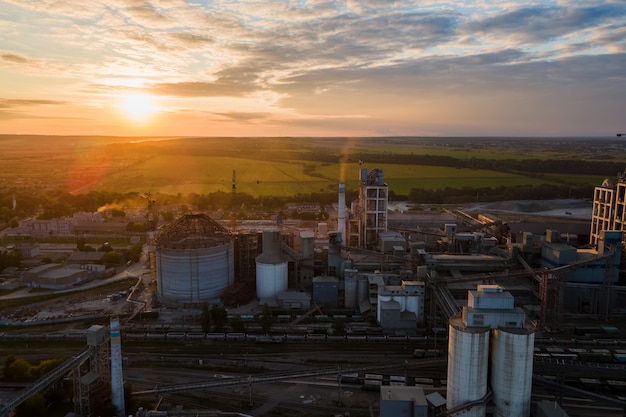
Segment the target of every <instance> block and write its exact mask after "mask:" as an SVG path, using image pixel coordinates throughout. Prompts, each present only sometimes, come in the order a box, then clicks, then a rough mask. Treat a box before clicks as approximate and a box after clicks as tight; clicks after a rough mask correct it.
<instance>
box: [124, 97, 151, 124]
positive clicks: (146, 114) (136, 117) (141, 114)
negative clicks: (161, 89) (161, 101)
mask: <svg viewBox="0 0 626 417" xmlns="http://www.w3.org/2000/svg"><path fill="white" fill-rule="evenodd" d="M121 110H122V112H123V113H124V115H125V116H126V117H127V118H128V119H130V120H132V121H134V122H146V121H148V120H149V119H150V118H151V117H152V116H154V114H155V113H157V112H158V111H159V108H158V107H157V105H156V104H155V101H154V98H153V97H152V96H150V95H147V94H129V95H126V96H124V97H122V103H121Z"/></svg>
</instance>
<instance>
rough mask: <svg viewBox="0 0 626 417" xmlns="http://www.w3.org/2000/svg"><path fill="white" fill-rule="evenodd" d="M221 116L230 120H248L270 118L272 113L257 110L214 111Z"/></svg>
mask: <svg viewBox="0 0 626 417" xmlns="http://www.w3.org/2000/svg"><path fill="white" fill-rule="evenodd" d="M213 114H215V115H217V116H220V118H227V119H230V120H236V121H240V122H248V121H251V120H263V119H268V118H269V117H270V116H271V113H265V112H257V113H250V112H248V113H246V112H227V113H213Z"/></svg>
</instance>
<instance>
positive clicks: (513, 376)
mask: <svg viewBox="0 0 626 417" xmlns="http://www.w3.org/2000/svg"><path fill="white" fill-rule="evenodd" d="M534 346H535V333H534V330H533V329H502V328H500V329H494V330H492V334H491V371H490V379H491V389H492V391H493V403H494V404H495V406H496V407H495V413H494V416H495V417H528V416H530V406H531V390H532V385H533V353H534Z"/></svg>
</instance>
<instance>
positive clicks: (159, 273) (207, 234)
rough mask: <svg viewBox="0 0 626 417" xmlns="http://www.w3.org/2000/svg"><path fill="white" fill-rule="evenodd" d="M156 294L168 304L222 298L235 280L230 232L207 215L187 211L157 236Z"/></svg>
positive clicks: (190, 304)
mask: <svg viewBox="0 0 626 417" xmlns="http://www.w3.org/2000/svg"><path fill="white" fill-rule="evenodd" d="M155 246H156V250H155V258H156V279H157V297H158V299H159V301H160V302H161V303H163V304H164V305H168V306H178V307H184V306H187V305H189V306H193V305H199V304H202V303H204V302H211V301H213V300H217V299H219V297H220V295H221V294H222V292H223V291H224V290H225V289H226V288H228V286H230V285H232V284H233V283H234V282H235V271H234V266H233V265H234V246H233V238H232V236H231V234H230V233H229V232H228V231H227V230H226V229H225V228H224V227H222V226H221V225H220V224H218V223H217V222H215V221H214V220H212V219H211V218H209V217H208V216H207V215H205V214H187V215H185V216H182V217H181V218H179V219H178V220H176V221H175V222H174V223H173V224H172V225H171V226H169V227H168V228H167V229H165V230H163V231H162V232H161V233H160V234H159V236H158V237H157V239H156V245H155Z"/></svg>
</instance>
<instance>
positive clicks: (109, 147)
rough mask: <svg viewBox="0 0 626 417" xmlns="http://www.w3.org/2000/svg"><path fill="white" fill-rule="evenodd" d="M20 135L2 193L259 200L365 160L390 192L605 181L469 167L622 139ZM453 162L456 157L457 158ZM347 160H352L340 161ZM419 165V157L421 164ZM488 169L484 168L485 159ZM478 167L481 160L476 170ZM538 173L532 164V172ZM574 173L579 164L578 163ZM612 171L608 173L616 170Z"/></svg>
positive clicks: (585, 152) (0, 139)
mask: <svg viewBox="0 0 626 417" xmlns="http://www.w3.org/2000/svg"><path fill="white" fill-rule="evenodd" d="M137 139H138V138H112V137H107V138H97V137H46V136H34V137H22V136H15V135H13V136H11V135H0V145H1V146H3V148H4V149H6V151H5V152H3V153H2V156H0V187H2V188H4V189H11V188H16V187H17V188H23V189H24V188H32V189H34V190H38V191H37V192H41V190H45V189H58V188H62V189H66V190H67V191H70V192H72V193H74V194H79V193H86V192H89V191H114V192H119V193H126V192H137V191H139V192H153V193H165V194H171V195H176V194H182V195H186V194H189V193H198V194H209V193H212V192H216V191H223V192H231V191H232V176H233V171H235V172H236V191H237V192H240V193H247V194H250V195H252V196H255V197H257V196H268V195H274V196H290V195H295V194H299V193H303V194H306V193H312V192H329V191H333V192H334V191H336V190H337V183H338V182H339V181H342V180H343V181H345V182H346V187H347V189H348V190H356V189H357V185H358V177H359V170H360V168H361V166H360V165H359V163H358V162H359V160H360V159H362V160H363V165H362V166H363V167H367V168H368V170H371V169H373V168H382V169H383V171H384V175H385V181H386V182H387V183H388V184H389V187H390V189H391V190H392V191H393V192H395V193H396V194H399V195H407V194H408V193H409V191H410V190H411V189H412V188H423V189H433V190H436V189H444V188H463V187H474V188H479V187H498V186H512V185H513V186H515V185H540V184H560V185H563V186H576V185H589V186H590V187H592V186H594V185H598V184H599V183H601V182H602V179H603V178H606V177H609V178H611V177H612V176H614V175H615V174H614V171H617V170H618V169H617V168H615V166H619V165H615V164H614V165H613V166H612V167H611V168H608V167H607V172H606V174H604V176H602V175H589V174H579V173H575V174H571V173H563V174H561V173H543V172H541V171H540V170H538V171H533V170H532V169H530V170H526V171H527V172H521V171H520V170H509V169H506V168H507V167H506V162H505V163H504V164H502V165H501V170H500V168H499V170H490V169H470V168H462V167H456V166H454V163H450V160H452V161H458V162H459V165H463V164H465V165H467V162H472V161H526V160H528V161H529V166H531V165H533V164H537V163H536V162H532V161H537V160H541V161H548V162H549V161H552V160H554V161H556V162H558V161H560V160H566V159H575V160H582V161H592V162H593V163H597V161H611V160H612V161H618V160H621V159H620V158H626V153H625V152H624V150H623V146H622V145H621V143H613V142H606V143H605V142H593V141H591V142H590V141H586V140H570V141H568V140H565V139H563V138H560V139H546V140H541V139H537V138H533V139H527V140H523V139H502V138H500V139H498V138H482V139H481V138H465V139H463V138H183V139H177V140H152V139H154V138H139V139H140V140H137ZM417 156H419V157H421V158H422V160H423V158H424V156H428V158H431V157H432V158H437V157H441V158H448V162H445V163H446V164H447V166H443V165H441V166H438V165H436V164H435V165H426V164H423V163H394V162H395V160H396V159H398V158H401V157H402V158H404V159H403V161H407V160H413V159H412V158H414V157H417ZM450 158H453V159H450ZM342 161H346V162H342ZM415 161H418V159H415ZM482 165H486V164H485V163H484V162H483V163H482ZM471 166H472V168H479V167H480V166H481V163H476V164H474V165H471ZM531 168H532V166H531ZM574 170H575V167H574ZM609 171H610V172H609Z"/></svg>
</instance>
